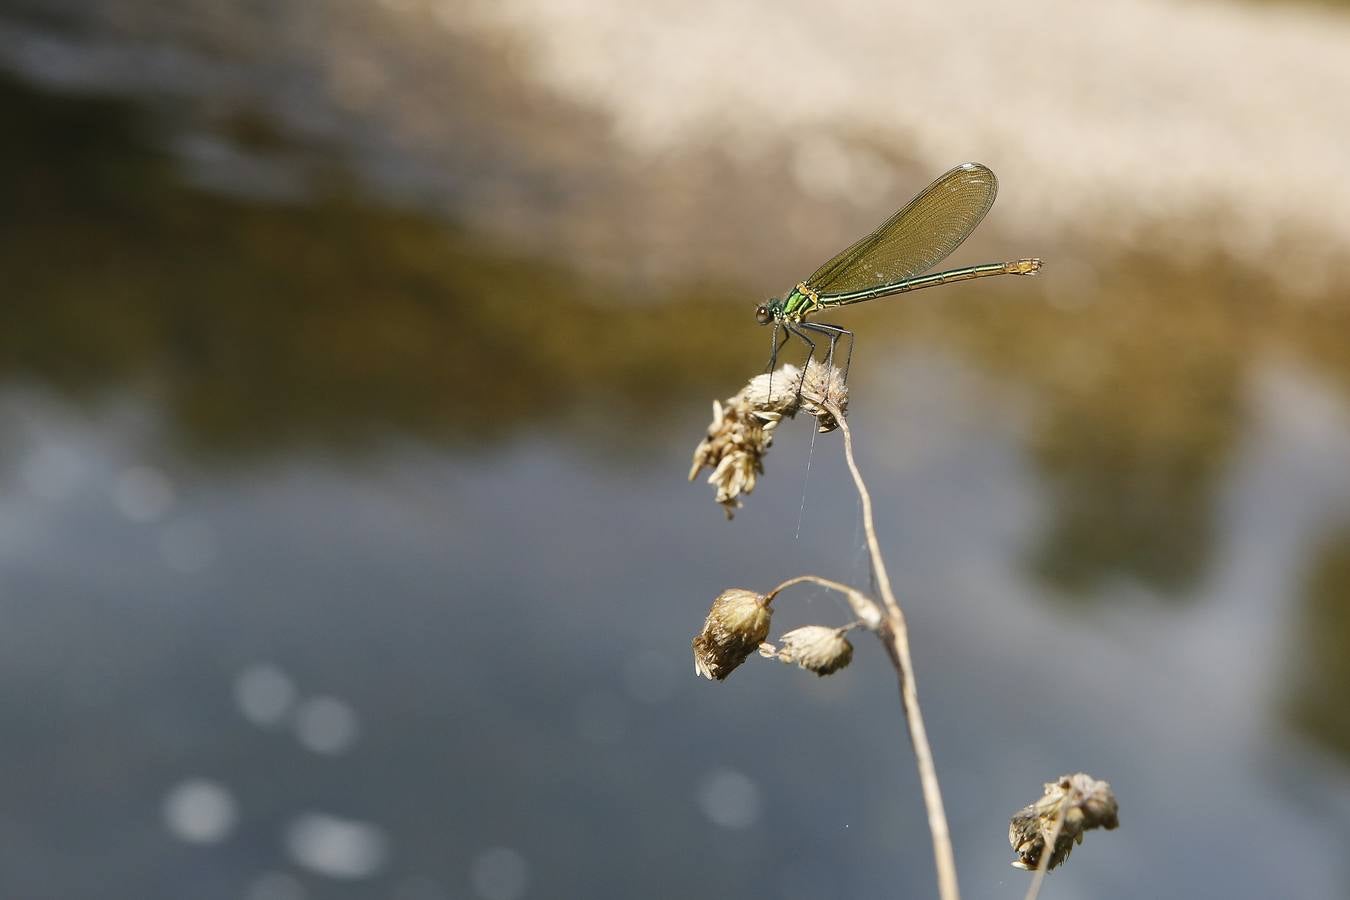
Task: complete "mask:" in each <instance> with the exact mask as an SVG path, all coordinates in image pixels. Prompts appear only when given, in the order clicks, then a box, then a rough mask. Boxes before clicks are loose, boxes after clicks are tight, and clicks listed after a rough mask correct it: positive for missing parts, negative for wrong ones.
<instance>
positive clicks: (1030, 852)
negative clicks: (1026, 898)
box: [1008, 772, 1120, 870]
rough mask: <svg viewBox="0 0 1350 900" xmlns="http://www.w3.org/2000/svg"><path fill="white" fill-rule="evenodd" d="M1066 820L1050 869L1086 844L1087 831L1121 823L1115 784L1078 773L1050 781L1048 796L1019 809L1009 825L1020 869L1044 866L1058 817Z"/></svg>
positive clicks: (1016, 861)
mask: <svg viewBox="0 0 1350 900" xmlns="http://www.w3.org/2000/svg"><path fill="white" fill-rule="evenodd" d="M1057 819H1059V820H1062V821H1061V824H1060V826H1059V836H1058V837H1056V838H1055V846H1054V850H1052V851H1051V854H1050V860H1049V863H1048V865H1047V868H1050V869H1053V868H1055V867H1056V866H1058V865H1060V864H1061V863H1063V862H1064V860H1066V859H1068V858H1069V852H1070V851H1071V850H1073V847H1074V844H1081V843H1083V832H1085V831H1089V830H1091V829H1093V828H1105V829H1107V830H1108V831H1109V830H1111V829H1112V828H1115V827H1117V826H1118V825H1119V824H1120V818H1119V807H1118V806H1117V804H1116V796H1115V794H1114V793H1113V792H1112V791H1111V785H1109V784H1107V783H1106V782H1105V781H1098V780H1097V779H1095V778H1093V777H1092V776H1091V775H1087V774H1084V773H1082V772H1078V773H1077V774H1074V775H1062V776H1060V778H1059V779H1058V780H1056V781H1051V782H1047V783H1046V785H1045V795H1044V796H1043V797H1041V799H1039V800H1037V801H1036V802H1035V803H1033V804H1031V805H1030V806H1027V807H1024V808H1023V809H1020V810H1018V811H1017V812H1016V813H1015V814H1014V815H1013V817H1012V822H1011V823H1010V824H1009V826H1008V843H1009V844H1011V845H1012V849H1013V852H1014V853H1016V854H1017V859H1015V860H1013V863H1012V864H1013V865H1014V866H1016V867H1017V868H1019V869H1033V870H1034V869H1035V868H1036V867H1037V866H1039V865H1040V861H1041V854H1042V853H1044V852H1045V845H1046V841H1047V840H1048V839H1049V837H1050V835H1051V834H1052V833H1054V829H1055V822H1056V820H1057Z"/></svg>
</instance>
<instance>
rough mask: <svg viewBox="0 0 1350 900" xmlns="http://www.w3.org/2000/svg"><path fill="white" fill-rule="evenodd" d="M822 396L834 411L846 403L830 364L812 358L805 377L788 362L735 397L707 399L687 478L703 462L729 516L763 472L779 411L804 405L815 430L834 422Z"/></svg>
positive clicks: (757, 378) (839, 379)
mask: <svg viewBox="0 0 1350 900" xmlns="http://www.w3.org/2000/svg"><path fill="white" fill-rule="evenodd" d="M799 386H800V391H799V390H798V387H799ZM827 400H828V401H829V402H832V403H834V404H835V405H836V406H837V407H838V408H839V409H840V410H846V409H847V407H848V388H847V387H846V386H845V384H844V376H843V373H842V372H841V371H840V370H839V369H838V368H836V367H835V366H832V365H830V366H827V365H825V364H823V363H819V362H816V361H815V360H812V361H811V362H810V364H809V365H808V366H807V368H806V377H805V378H803V377H802V372H801V370H800V369H798V368H797V367H796V366H793V365H785V366H783V367H782V368H780V369H778V370H777V371H774V372H769V373H766V374H763V375H756V376H755V377H754V378H752V379H750V382H749V383H748V384H747V385H746V386H745V387H743V388H741V390H740V391H739V392H737V393H736V394H735V396H732V397H728V398H727V399H726V401H725V402H718V401H716V400H714V401H713V420H712V424H711V425H709V426H708V434H707V436H706V437H705V438H704V439H703V440H702V442H700V443H699V445H698V447H696V448H695V449H694V460H693V465H692V466H691V467H690V469H689V480H690V481H693V480H694V478H695V476H697V475H698V473H699V472H700V471H702V469H703V468H704V467H705V466H706V467H708V468H710V469H712V474H711V475H710V476H708V483H709V484H711V485H713V486H714V487H716V488H717V495H716V499H717V502H718V503H720V504H722V507H723V509H725V510H726V514H727V518H728V519H729V518H731V517H732V516H733V515H734V514H735V511H736V510H737V509H739V508H740V506H741V500H740V498H741V495H742V494H749V493H750V492H751V491H753V490H754V489H755V480H756V478H758V476H760V475H762V474H764V456H765V454H767V453H768V452H769V447H770V445H772V444H773V431H774V429H775V428H777V427H778V423H779V422H781V421H782V420H783V418H784V417H785V416H786V417H787V418H792V417H793V416H795V415H796V414H797V413H798V412H799V411H801V410H805V411H806V412H807V413H808V414H810V415H813V416H815V417H816V424H817V428H818V429H819V430H820V431H821V432H827V431H833V430H834V429H835V428H837V427H839V426H838V423H837V422H836V421H835V420H834V416H832V415H831V414H830V413H829V412H827V411H826V410H825V408H824V407H823V405H822V404H824V403H825V402H826V401H827Z"/></svg>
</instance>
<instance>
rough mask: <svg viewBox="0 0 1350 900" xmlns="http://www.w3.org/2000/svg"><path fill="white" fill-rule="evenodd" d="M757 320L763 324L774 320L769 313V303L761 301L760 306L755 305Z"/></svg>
mask: <svg viewBox="0 0 1350 900" xmlns="http://www.w3.org/2000/svg"><path fill="white" fill-rule="evenodd" d="M755 321H756V322H758V323H759V324H761V325H768V324H769V323H770V322H771V321H773V316H771V315H769V306H768V304H766V303H761V304H760V305H759V306H756V307H755Z"/></svg>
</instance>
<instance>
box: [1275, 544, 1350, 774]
mask: <svg viewBox="0 0 1350 900" xmlns="http://www.w3.org/2000/svg"><path fill="white" fill-rule="evenodd" d="M1311 563H1312V564H1311V565H1310V566H1309V572H1308V577H1307V583H1306V587H1305V590H1304V597H1305V607H1304V615H1303V619H1302V621H1300V622H1299V623H1298V626H1299V628H1298V631H1297V632H1296V633H1295V639H1294V640H1293V641H1291V642H1290V644H1291V646H1294V647H1297V648H1298V650H1299V654H1298V659H1297V660H1296V661H1295V663H1294V666H1293V669H1294V673H1293V677H1292V678H1291V679H1290V684H1291V686H1292V688H1293V691H1292V695H1291V697H1290V699H1289V701H1288V703H1287V709H1288V711H1289V714H1290V717H1291V718H1292V720H1293V722H1294V725H1295V727H1296V728H1298V729H1299V730H1300V731H1302V732H1303V733H1305V734H1307V735H1308V736H1309V737H1311V738H1313V739H1314V740H1316V741H1318V742H1319V743H1321V744H1322V745H1323V746H1325V747H1327V748H1328V749H1330V750H1332V751H1335V752H1336V753H1339V754H1340V755H1342V756H1344V757H1347V758H1350V703H1346V690H1347V688H1350V526H1346V527H1342V528H1341V529H1339V530H1338V531H1337V532H1336V533H1334V534H1333V535H1331V536H1330V537H1329V538H1328V539H1327V540H1325V541H1324V542H1323V544H1322V546H1321V548H1320V550H1319V551H1318V552H1317V553H1316V555H1315V556H1314V558H1313V560H1312V561H1311Z"/></svg>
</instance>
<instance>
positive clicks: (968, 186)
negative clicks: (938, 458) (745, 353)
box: [755, 163, 1041, 378]
mask: <svg viewBox="0 0 1350 900" xmlns="http://www.w3.org/2000/svg"><path fill="white" fill-rule="evenodd" d="M997 194H998V179H997V178H995V177H994V173H993V172H991V171H990V170H989V169H988V167H986V166H982V165H980V164H979V163H962V164H961V165H959V166H957V167H956V168H954V169H952V170H951V171H949V172H947V173H946V174H945V175H943V176H942V177H941V178H939V179H938V180H937V181H934V182H933V183H932V184H930V185H929V186H928V187H927V188H925V189H924V190H923V192H922V193H920V194H919V195H918V196H917V197H915V198H914V199H913V200H911V201H909V204H908V205H906V206H905V207H904V208H903V209H901V210H900V211H899V212H897V213H896V214H895V215H893V216H891V217H890V218H889V219H887V220H886V221H885V222H883V223H882V224H881V227H879V228H877V230H876V231H873V232H872V233H871V234H869V235H867V236H865V237H863V238H861V239H859V240H858V241H857V242H856V243H854V244H853V245H852V246H850V247H849V248H848V249H846V250H844V251H843V252H841V253H839V254H838V255H836V256H835V257H834V258H833V259H831V260H830V261H829V262H827V263H825V265H823V266H821V267H820V268H819V269H817V270H816V271H815V273H814V274H812V275H811V277H810V278H808V279H806V280H805V281H802V282H798V284H797V286H796V287H795V288H793V289H792V290H790V291H788V293H787V294H786V295H784V296H782V297H774V298H772V299H770V300H767V301H765V302H764V303H761V304H760V305H759V306H758V307H756V309H755V319H756V320H757V321H758V322H759V324H761V325H769V324H772V325H773V327H774V328H773V343H772V347H773V349H772V351H771V353H770V355H769V366H768V368H769V370H770V371H772V370H773V367H774V365H775V364H776V362H777V359H778V351H779V350H781V349H782V347H783V344H785V343H786V342H787V340H788V338H789V337H790V336H794V335H795V336H796V337H798V338H800V339H801V340H802V341H803V342H804V343H805V344H806V345H807V347H808V348H809V350H808V353H807V364H808V365H809V364H810V361H811V360H812V359H813V358H814V357H815V353H816V344H815V341H813V340H811V338H810V336H809V335H808V333H807V332H812V333H815V334H820V335H824V336H825V337H826V338H827V339H828V340H829V342H830V349H829V355H828V357H827V361H828V362H830V363H833V361H834V350H835V345H836V344H837V343H838V341H839V339H840V338H847V339H848V357H847V359H846V361H845V363H844V373H845V377H847V373H848V365H849V362H850V361H851V360H852V357H853V332H851V331H848V330H846V329H843V328H840V327H839V326H838V325H827V324H825V323H823V322H813V321H810V318H809V317H810V316H813V315H815V314H816V313H819V312H826V311H829V310H833V309H836V308H839V307H843V306H851V305H852V304H854V303H864V302H866V301H868V300H875V299H877V298H878V297H889V296H891V295H892V294H902V293H906V292H908V291H917V290H920V289H922V288H927V287H936V286H937V285H940V284H951V283H953V282H957V281H969V280H970V279H972V278H985V277H987V276H990V275H1034V274H1036V272H1038V271H1039V270H1040V268H1041V261H1040V260H1039V259H1035V258H1024V259H1016V260H1012V261H1010V262H1001V263H984V264H983V265H978V266H966V267H964V268H960V269H949V270H947V271H945V272H935V273H933V274H931V275H925V274H924V273H925V272H927V271H928V270H929V269H931V268H933V267H934V266H936V265H937V264H938V263H940V262H942V260H944V259H946V258H947V256H948V255H950V254H951V252H952V251H953V250H955V249H956V248H957V247H959V246H960V245H961V243H962V242H963V241H965V239H966V238H967V237H969V236H970V233H971V232H972V231H974V230H975V228H976V227H977V226H978V225H979V224H980V221H981V220H982V219H983V218H984V216H985V213H987V212H989V209H990V207H992V206H993V205H994V197H995V196H997ZM780 329H781V331H782V332H783V337H782V340H781V341H780V340H779V336H778V334H779V331H780ZM802 375H803V378H804V377H805V369H803V370H802Z"/></svg>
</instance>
